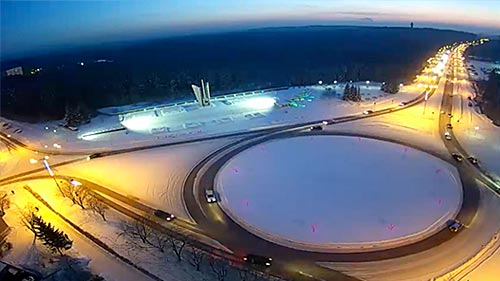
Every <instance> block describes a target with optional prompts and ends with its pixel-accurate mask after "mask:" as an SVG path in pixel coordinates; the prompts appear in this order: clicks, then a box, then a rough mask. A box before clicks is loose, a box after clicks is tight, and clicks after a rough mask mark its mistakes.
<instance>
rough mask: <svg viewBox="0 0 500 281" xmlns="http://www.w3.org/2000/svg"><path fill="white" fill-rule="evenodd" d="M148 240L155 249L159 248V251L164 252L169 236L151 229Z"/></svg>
mask: <svg viewBox="0 0 500 281" xmlns="http://www.w3.org/2000/svg"><path fill="white" fill-rule="evenodd" d="M149 242H150V244H151V246H153V247H155V248H156V249H158V250H160V252H162V253H164V252H165V248H167V247H168V245H169V242H170V237H168V235H166V234H165V233H162V232H160V231H158V230H154V229H153V230H152V232H151V238H150V239H149Z"/></svg>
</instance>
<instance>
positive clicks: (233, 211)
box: [216, 136, 462, 251]
mask: <svg viewBox="0 0 500 281" xmlns="http://www.w3.org/2000/svg"><path fill="white" fill-rule="evenodd" d="M216 188H217V190H218V192H219V193H220V196H221V204H222V205H223V206H224V208H225V209H226V210H227V211H228V212H229V213H230V215H231V216H232V217H234V218H235V219H236V220H237V221H238V222H240V223H241V224H243V225H244V226H248V227H250V231H253V232H255V233H256V234H257V235H261V236H262V237H263V238H265V239H270V240H272V241H273V242H277V243H281V244H286V245H288V246H292V247H297V248H304V249H318V250H326V251H329V250H330V251H331V250H333V251H335V250H338V249H337V247H338V248H340V249H343V248H344V249H353V248H354V249H356V250H359V249H360V248H362V247H363V248H365V249H366V248H370V247H377V248H378V247H380V248H383V247H394V246H396V245H398V246H399V245H401V244H403V243H411V242H415V241H417V240H421V239H423V238H425V237H428V235H430V234H432V233H435V232H436V231H438V230H440V229H442V228H443V227H445V222H446V221H447V220H449V219H452V218H454V217H455V216H456V214H457V213H458V211H459V210H460V207H461V200H462V199H461V198H462V189H461V183H460V179H459V176H458V172H457V171H456V169H455V168H454V167H453V166H451V165H450V164H448V163H446V162H444V161H442V160H440V159H438V158H435V157H434V156H431V155H428V154H426V153H422V152H419V151H417V150H414V149H411V148H408V147H405V146H402V145H397V144H393V143H389V142H382V141H376V140H373V139H366V138H354V137H341V136H302V137H295V138H291V139H283V140H274V141H271V142H268V143H264V144H261V145H258V146H256V147H253V148H251V149H248V150H246V151H244V152H242V153H240V154H239V155H237V156H235V157H234V158H233V159H231V160H230V161H228V162H227V163H226V165H225V166H224V168H223V169H222V170H221V171H220V172H219V174H218V175H217V179H216ZM291 241H293V242H297V243H292V244H290V243H288V242H291ZM371 249H373V248H371Z"/></svg>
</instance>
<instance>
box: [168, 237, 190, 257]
mask: <svg viewBox="0 0 500 281" xmlns="http://www.w3.org/2000/svg"><path fill="white" fill-rule="evenodd" d="M187 240H188V239H187V238H186V237H183V236H181V237H179V238H175V237H169V241H170V248H171V249H172V251H174V253H175V255H176V256H177V261H182V250H183V249H184V247H185V246H186V244H187Z"/></svg>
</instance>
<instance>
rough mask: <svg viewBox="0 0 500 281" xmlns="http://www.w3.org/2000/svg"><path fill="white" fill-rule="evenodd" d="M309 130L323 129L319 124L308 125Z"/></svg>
mask: <svg viewBox="0 0 500 281" xmlns="http://www.w3.org/2000/svg"><path fill="white" fill-rule="evenodd" d="M309 131H323V127H321V126H320V125H316V126H311V127H309Z"/></svg>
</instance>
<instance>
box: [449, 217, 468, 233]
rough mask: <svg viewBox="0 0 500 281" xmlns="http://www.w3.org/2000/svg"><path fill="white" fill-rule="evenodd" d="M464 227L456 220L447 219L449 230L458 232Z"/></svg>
mask: <svg viewBox="0 0 500 281" xmlns="http://www.w3.org/2000/svg"><path fill="white" fill-rule="evenodd" d="M463 227H464V224H463V223H461V222H459V221H457V220H450V221H448V229H449V230H450V231H451V232H458V231H459V230H460V229H462V228H463Z"/></svg>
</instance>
